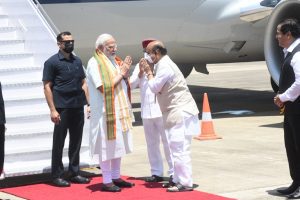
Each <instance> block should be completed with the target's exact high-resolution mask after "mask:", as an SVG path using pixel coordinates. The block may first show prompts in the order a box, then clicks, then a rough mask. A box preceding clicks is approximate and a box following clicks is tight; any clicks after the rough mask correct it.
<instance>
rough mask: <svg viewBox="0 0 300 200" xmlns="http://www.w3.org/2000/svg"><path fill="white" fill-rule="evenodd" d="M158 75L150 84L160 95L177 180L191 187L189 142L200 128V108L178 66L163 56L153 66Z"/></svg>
mask: <svg viewBox="0 0 300 200" xmlns="http://www.w3.org/2000/svg"><path fill="white" fill-rule="evenodd" d="M154 73H155V77H154V78H153V79H151V80H149V82H148V84H149V87H150V89H151V91H152V92H154V93H156V94H157V98H158V102H159V105H160V108H161V111H162V114H163V121H164V126H165V129H166V132H167V136H168V139H169V144H170V149H171V153H172V157H173V161H174V177H173V181H174V182H175V183H180V184H182V185H183V186H188V187H192V186H193V180H192V165H191V157H190V144H191V141H192V136H193V135H196V134H198V133H199V131H200V127H199V120H198V113H199V111H198V108H197V106H196V103H195V101H194V100H193V97H192V95H191V94H190V92H189V90H188V88H187V85H186V82H185V79H184V77H183V75H182V73H181V72H180V71H179V69H178V67H177V65H176V64H175V63H174V62H173V61H172V60H171V59H170V58H169V56H167V55H165V56H163V57H162V58H161V59H160V60H159V62H158V63H156V64H155V66H154Z"/></svg>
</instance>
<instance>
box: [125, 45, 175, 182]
mask: <svg viewBox="0 0 300 200" xmlns="http://www.w3.org/2000/svg"><path fill="white" fill-rule="evenodd" d="M152 41H155V40H154V39H147V40H144V41H143V42H142V46H143V49H144V52H145V49H146V47H147V45H148V44H149V43H150V42H152ZM149 65H152V67H153V63H149ZM130 83H131V88H132V89H134V88H137V87H139V88H140V95H141V117H142V120H143V126H144V132H145V138H146V143H147V151H148V158H149V163H150V167H151V177H147V178H146V180H145V181H146V182H161V181H163V177H162V176H163V172H164V170H163V159H162V156H161V151H160V141H162V144H163V148H164V153H165V158H166V161H167V163H168V166H169V170H168V175H169V176H170V181H172V175H173V171H174V165H173V160H172V156H171V153H170V148H169V144H168V138H167V136H166V133H165V130H164V125H163V120H162V113H161V111H160V108H159V105H158V102H157V100H156V95H155V94H154V93H153V92H152V91H151V90H150V88H149V86H148V81H147V76H146V74H145V73H144V70H143V69H142V68H140V66H139V64H137V65H136V67H135V69H134V71H133V73H132V76H131V77H130Z"/></svg>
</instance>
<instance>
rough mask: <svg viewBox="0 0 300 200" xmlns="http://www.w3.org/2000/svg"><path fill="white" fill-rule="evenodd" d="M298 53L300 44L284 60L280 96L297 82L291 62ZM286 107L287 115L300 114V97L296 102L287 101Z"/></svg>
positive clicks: (280, 80)
mask: <svg viewBox="0 0 300 200" xmlns="http://www.w3.org/2000/svg"><path fill="white" fill-rule="evenodd" d="M298 51H300V44H299V45H297V46H296V47H295V48H294V50H293V51H292V52H291V53H288V54H287V56H286V57H285V59H284V62H283V66H282V69H281V74H280V79H279V94H282V93H284V92H285V91H286V90H287V89H288V88H289V87H291V85H292V84H293V83H294V82H295V73H294V70H293V67H292V66H291V60H292V58H293V56H294V55H295V53H297V52H298ZM284 105H285V109H284V112H285V114H300V96H298V97H297V99H296V100H295V101H294V102H291V101H287V102H285V103H284Z"/></svg>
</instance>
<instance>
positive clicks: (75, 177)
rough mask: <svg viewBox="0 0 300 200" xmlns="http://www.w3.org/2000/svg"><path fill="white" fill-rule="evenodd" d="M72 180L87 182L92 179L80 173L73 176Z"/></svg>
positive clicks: (81, 182) (80, 182)
mask: <svg viewBox="0 0 300 200" xmlns="http://www.w3.org/2000/svg"><path fill="white" fill-rule="evenodd" d="M70 181H71V182H72V183H79V184H86V183H89V182H90V179H89V178H86V177H83V176H80V175H77V176H73V177H71V178H70Z"/></svg>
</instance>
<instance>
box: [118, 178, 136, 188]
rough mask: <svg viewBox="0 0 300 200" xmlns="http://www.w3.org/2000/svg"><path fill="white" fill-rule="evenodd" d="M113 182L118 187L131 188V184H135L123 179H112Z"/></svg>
mask: <svg viewBox="0 0 300 200" xmlns="http://www.w3.org/2000/svg"><path fill="white" fill-rule="evenodd" d="M113 183H114V184H115V185H116V186H118V187H121V188H131V187H133V186H135V184H134V183H130V182H127V181H124V180H121V181H113Z"/></svg>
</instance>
